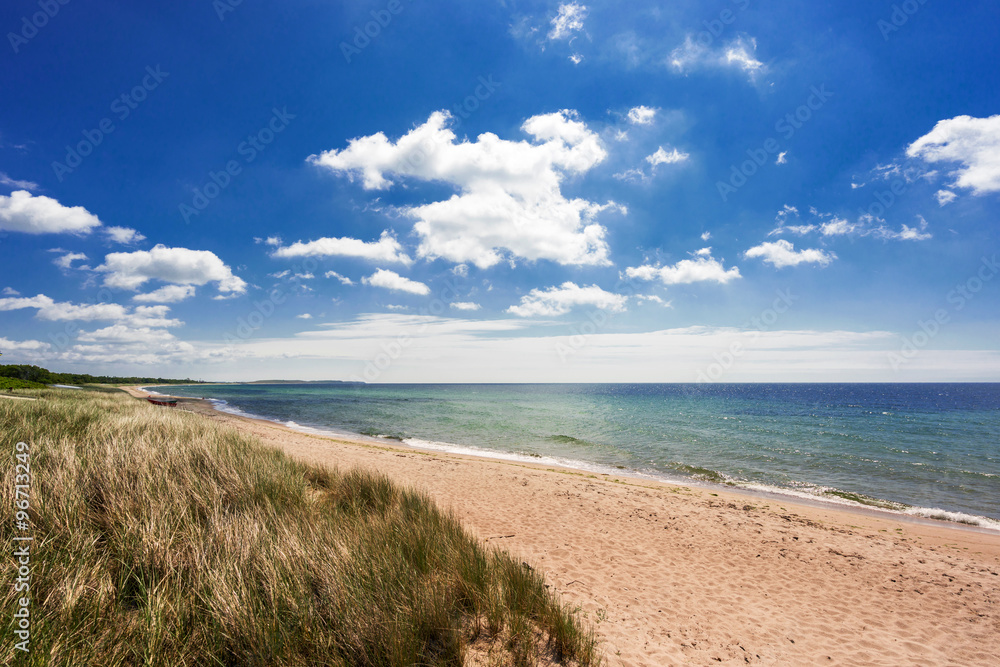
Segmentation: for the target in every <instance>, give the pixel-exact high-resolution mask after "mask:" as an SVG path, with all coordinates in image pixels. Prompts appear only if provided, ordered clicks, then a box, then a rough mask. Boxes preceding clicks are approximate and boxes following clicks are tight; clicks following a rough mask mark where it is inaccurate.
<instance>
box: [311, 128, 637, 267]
mask: <svg viewBox="0 0 1000 667" xmlns="http://www.w3.org/2000/svg"><path fill="white" fill-rule="evenodd" d="M450 119H451V116H450V114H449V113H448V112H446V111H438V112H435V113H433V114H431V116H430V118H429V119H428V120H427V122H426V123H424V124H423V125H420V126H419V127H417V128H414V129H413V130H411V131H410V132H409V133H407V134H406V135H404V136H402V137H401V138H400V139H399V140H398V141H396V142H395V143H393V142H392V141H390V140H389V139H388V138H387V137H386V136H385V135H384V134H383V133H381V132H379V133H378V134H374V135H371V136H367V137H361V138H357V139H352V140H351V141H350V142H349V144H348V147H347V148H345V149H343V150H340V151H337V150H333V151H327V152H325V153H322V154H320V155H314V156H312V157H310V158H309V160H310V162H312V163H313V164H316V165H318V166H322V167H325V168H327V169H330V170H332V171H334V172H336V173H339V174H345V175H347V176H349V177H351V178H354V177H360V178H361V181H362V184H363V186H364V187H365V188H366V189H386V188H389V187H391V186H392V185H393V181H391V180H390V179H389V176H393V177H411V178H416V179H420V180H424V181H435V182H439V183H447V184H449V185H451V186H453V187H454V188H456V189H457V190H458V193H457V194H454V195H452V196H451V197H450V198H448V199H445V200H442V201H436V202H433V203H429V204H425V205H421V206H413V207H407V208H403V209H401V211H402V213H403V214H404V215H407V216H409V217H411V218H413V219H415V220H416V221H417V222H416V223H415V225H414V228H413V229H414V231H415V232H416V234H417V236H419V237H420V239H421V241H420V245H419V247H418V249H417V254H418V255H419V256H420V257H425V258H428V259H434V258H437V257H443V258H445V259H448V260H451V261H453V262H456V263H464V262H469V263H472V264H475V265H476V266H478V267H479V268H488V267H491V266H493V265H495V264H497V263H499V262H500V261H502V260H503V259H504V253H503V251H507V252H508V253H509V254H510V255H513V256H514V257H522V258H524V259H528V260H538V259H549V260H552V261H555V262H558V263H560V264H572V265H581V264H590V265H608V264H610V262H609V261H608V246H607V243H606V242H605V239H604V237H605V233H606V230H605V228H604V227H603V226H601V225H600V224H598V223H597V222H595V218H596V216H597V214H598V213H600V212H601V211H604V210H606V209H609V208H619V207H618V206H617V205H616V204H614V203H613V202H608V203H607V204H603V205H602V204H597V203H595V202H591V201H587V200H585V199H567V198H566V197H564V196H563V194H562V191H561V184H562V181H563V179H564V178H565V177H566V175H575V174H582V173H584V172H586V171H588V170H589V169H590V168H591V167H593V166H594V165H596V164H598V163H599V162H601V161H602V160H604V158H605V157H606V153H605V150H604V148H603V146H602V145H601V142H600V139H599V138H598V136H597V135H596V134H595V133H594V132H592V131H591V130H590V129H589V128H588V127H587V126H586V125H585V124H584V123H583V122H581V121H579V120H577V118H576V113H575V112H572V111H567V110H564V111H559V112H556V113H550V114H544V115H540V116H533V117H531V118H529V119H528V120H526V121H525V122H524V124H523V125H522V126H521V129H522V131H523V132H525V133H526V134H527V135H529V136H531V137H532V138H533V140H534V141H533V142H527V141H508V140H504V139H500V138H499V137H498V136H497V135H495V134H492V133H485V134H482V135H480V136H479V137H478V138H477V140H476V141H475V142H469V141H462V142H460V143H456V136H455V133H454V132H452V130H450V129H449V128H448V127H447V124H448V123H449V121H450Z"/></svg>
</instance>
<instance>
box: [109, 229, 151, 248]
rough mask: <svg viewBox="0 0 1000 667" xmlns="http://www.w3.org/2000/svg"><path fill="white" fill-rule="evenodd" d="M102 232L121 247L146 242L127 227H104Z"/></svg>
mask: <svg viewBox="0 0 1000 667" xmlns="http://www.w3.org/2000/svg"><path fill="white" fill-rule="evenodd" d="M103 231H104V233H105V234H107V235H108V238H110V239H111V240H112V241H114V242H115V243H121V244H122V245H128V244H130V243H138V242H139V241H145V240H146V237H145V236H143V235H142V234H140V233H139V232H137V231H135V230H134V229H131V228H129V227H105V228H104V230H103Z"/></svg>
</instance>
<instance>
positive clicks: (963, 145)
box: [906, 114, 1000, 195]
mask: <svg viewBox="0 0 1000 667" xmlns="http://www.w3.org/2000/svg"><path fill="white" fill-rule="evenodd" d="M906 154H907V155H908V156H910V157H917V158H921V159H923V160H924V161H926V162H959V163H961V164H962V168H960V169H957V170H956V171H954V172H952V174H951V175H952V176H954V177H956V178H955V182H954V184H953V186H954V187H959V188H969V189H971V190H972V192H973V194H976V195H985V194H988V193H991V192H1000V114H998V115H996V116H990V117H989V118H973V117H971V116H956V117H955V118H950V119H947V120H941V121H938V123H937V125H935V126H934V129H932V130H931V131H930V132H928V133H927V134H925V135H924V136H922V137H920V138H919V139H917V140H916V141H914V142H913V143H912V144H910V145H909V146H908V147H907V149H906Z"/></svg>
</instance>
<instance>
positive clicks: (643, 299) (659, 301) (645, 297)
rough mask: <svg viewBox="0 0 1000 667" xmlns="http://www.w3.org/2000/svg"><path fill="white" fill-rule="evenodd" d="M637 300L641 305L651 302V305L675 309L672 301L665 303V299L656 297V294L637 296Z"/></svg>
mask: <svg viewBox="0 0 1000 667" xmlns="http://www.w3.org/2000/svg"><path fill="white" fill-rule="evenodd" d="M635 298H636V299H637V300H638V301H639V303H645V302H647V301H649V302H650V303H655V304H659V305H661V306H663V307H664V308H673V307H674V305H673V302H672V301H664V300H663V299H661V298H660V297H658V296H656V295H655V294H636V295H635Z"/></svg>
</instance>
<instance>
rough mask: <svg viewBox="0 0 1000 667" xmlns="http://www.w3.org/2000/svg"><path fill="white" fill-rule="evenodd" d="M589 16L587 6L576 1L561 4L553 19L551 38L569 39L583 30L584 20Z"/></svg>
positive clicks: (550, 31)
mask: <svg viewBox="0 0 1000 667" xmlns="http://www.w3.org/2000/svg"><path fill="white" fill-rule="evenodd" d="M585 18H587V8H586V7H585V6H584V5H580V4H577V3H575V2H567V3H564V4H562V5H559V12H558V13H557V14H556V16H555V18H553V19H552V29H551V30H549V35H548V37H549V39H551V40H558V39H569V38H570V37H572V36H573V35H574V34H575V33H577V32H579V31H581V30H583V20H584V19H585Z"/></svg>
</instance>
